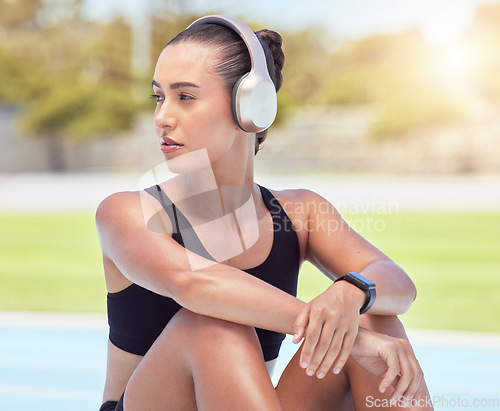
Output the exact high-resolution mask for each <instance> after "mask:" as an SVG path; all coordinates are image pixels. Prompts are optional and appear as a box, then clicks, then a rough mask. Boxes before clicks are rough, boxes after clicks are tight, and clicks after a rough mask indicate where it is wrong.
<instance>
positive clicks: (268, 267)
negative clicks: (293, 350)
mask: <svg viewBox="0 0 500 411" xmlns="http://www.w3.org/2000/svg"><path fill="white" fill-rule="evenodd" d="M260 190H261V193H262V197H263V199H264V203H265V205H266V207H267V209H268V210H269V212H270V213H271V215H272V219H273V226H274V238H273V245H272V248H271V252H270V253H269V255H268V257H267V258H266V260H265V261H264V262H263V263H261V264H259V265H258V266H257V267H254V268H250V269H247V270H244V271H245V272H247V273H249V274H251V275H253V276H255V277H257V278H260V279H261V280H263V281H266V282H267V283H269V284H271V285H273V286H275V287H277V288H279V289H281V290H283V291H285V292H287V293H289V294H291V295H293V296H296V293H297V280H298V274H299V266H300V251H299V242H298V238H297V234H296V232H295V230H294V228H293V225H292V223H291V221H290V219H289V218H288V216H287V214H286V213H285V211H284V210H283V208H282V207H281V205H280V203H279V202H278V200H277V199H276V198H275V197H274V196H273V195H272V194H271V192H270V191H269V190H267V189H266V188H264V187H260ZM145 191H146V192H148V193H149V194H151V195H152V196H153V197H155V198H156V199H157V200H158V201H159V202H160V203H161V204H162V206H163V208H164V210H165V211H166V212H167V214H168V216H169V218H170V220H171V221H172V226H173V227H175V230H174V233H173V234H172V238H173V239H174V240H175V241H177V242H178V243H179V244H180V245H182V246H184V244H185V243H186V244H188V245H191V244H196V241H198V242H199V244H198V246H195V248H196V250H193V249H191V248H192V247H188V248H189V249H190V250H191V251H193V252H196V253H198V254H201V255H204V254H205V253H206V250H205V249H204V247H203V246H202V245H201V242H200V241H199V239H197V237H196V233H195V232H194V230H193V228H192V226H191V225H190V224H189V222H188V220H187V219H186V217H184V215H183V214H182V213H181V212H180V211H179V209H177V208H176V207H175V205H174V204H173V203H172V202H171V201H170V199H169V198H168V197H167V195H166V194H165V193H164V192H163V190H161V188H160V187H159V186H153V187H149V188H147V189H146V190H145ZM186 236H188V237H191V238H190V239H189V241H184V240H186ZM204 256H206V257H207V258H211V257H210V255H204ZM107 303H108V324H109V339H110V341H111V342H112V343H113V344H114V345H115V346H117V347H118V348H121V349H122V350H125V351H127V352H130V353H133V354H137V355H145V354H146V352H147V351H148V350H149V348H150V347H151V346H152V345H153V343H154V341H155V340H156V339H157V338H158V336H159V335H160V334H161V332H162V331H163V329H164V328H165V326H166V325H167V323H168V322H169V321H170V319H171V318H172V317H173V316H174V315H175V314H176V313H177V311H179V310H180V309H181V306H180V305H179V304H177V303H176V302H175V301H174V300H173V299H171V298H168V297H164V296H161V295H159V294H156V293H154V292H152V291H149V290H147V289H145V288H143V287H140V286H138V285H137V284H131V285H130V286H129V287H127V288H125V289H124V290H122V291H119V292H117V293H108V297H107ZM256 331H257V336H258V337H259V341H260V344H261V346H262V350H263V353H264V359H265V360H266V361H269V360H273V359H275V358H276V357H278V353H279V350H280V347H281V343H282V341H283V339H284V338H285V334H282V333H277V332H274V331H268V330H262V329H258V328H257V329H256Z"/></svg>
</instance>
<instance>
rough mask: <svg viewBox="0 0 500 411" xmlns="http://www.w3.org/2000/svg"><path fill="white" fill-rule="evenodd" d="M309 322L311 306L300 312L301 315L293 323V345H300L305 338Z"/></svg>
mask: <svg viewBox="0 0 500 411" xmlns="http://www.w3.org/2000/svg"><path fill="white" fill-rule="evenodd" d="M308 322H309V306H307V305H306V306H305V307H304V309H303V310H302V311H301V312H300V314H299V315H298V316H297V318H296V319H295V322H294V323H293V327H292V330H293V339H292V341H293V343H294V344H298V343H299V342H301V341H302V338H304V335H305V332H306V327H307V324H308Z"/></svg>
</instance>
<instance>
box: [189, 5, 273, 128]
mask: <svg viewBox="0 0 500 411" xmlns="http://www.w3.org/2000/svg"><path fill="white" fill-rule="evenodd" d="M209 23H215V24H220V25H223V26H226V27H229V28H230V29H232V30H234V31H235V32H236V33H238V34H239V36H240V37H241V38H242V39H243V41H244V42H245V45H246V47H247V49H248V52H249V53H250V61H251V70H250V72H248V73H246V74H245V75H244V76H242V77H241V78H240V79H239V80H238V81H237V82H236V84H235V86H234V89H233V99H232V109H233V116H234V119H235V121H236V123H237V124H238V126H239V127H240V128H241V129H242V130H243V131H247V132H252V133H254V132H259V131H263V130H265V129H267V128H268V127H269V126H270V125H271V124H272V123H273V121H274V119H275V117H276V111H277V99H276V88H275V86H274V83H273V81H272V79H271V77H270V76H269V72H268V70H267V62H266V56H265V54H264V49H263V48H262V44H261V42H260V40H259V38H258V37H257V35H256V34H255V33H254V31H253V30H252V29H251V28H250V27H248V26H247V25H246V24H245V23H243V22H242V21H241V20H238V19H237V18H235V17H231V16H220V15H210V16H205V17H201V18H199V19H198V20H196V21H194V22H193V23H191V24H190V25H189V26H188V29H189V28H190V27H194V26H197V25H199V24H209Z"/></svg>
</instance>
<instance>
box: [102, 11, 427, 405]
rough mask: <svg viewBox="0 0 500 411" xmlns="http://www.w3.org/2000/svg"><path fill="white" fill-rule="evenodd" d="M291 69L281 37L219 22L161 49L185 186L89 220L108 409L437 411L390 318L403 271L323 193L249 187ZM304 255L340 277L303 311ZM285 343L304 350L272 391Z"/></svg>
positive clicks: (161, 98)
mask: <svg viewBox="0 0 500 411" xmlns="http://www.w3.org/2000/svg"><path fill="white" fill-rule="evenodd" d="M283 63H284V55H283V52H282V49H281V37H280V36H279V34H278V33H276V32H274V31H270V30H261V31H259V32H257V36H256V35H255V34H254V33H253V32H251V30H250V29H249V28H248V27H247V26H245V25H244V24H243V23H242V22H240V21H239V20H236V19H233V18H227V17H222V16H218V17H210V18H205V19H201V20H199V21H197V22H196V23H195V24H193V25H191V26H190V27H189V28H188V29H186V30H185V31H183V32H182V33H180V34H179V35H178V36H177V37H175V38H174V39H173V40H171V41H170V43H169V44H168V45H167V46H166V47H165V49H164V50H163V52H162V53H161V55H160V57H159V59H158V62H157V65H156V69H155V73H154V78H153V83H152V85H153V90H154V95H153V98H154V99H155V100H156V102H157V106H156V110H155V113H154V124H155V128H156V132H157V135H158V143H159V149H160V150H161V151H162V152H163V153H164V156H165V159H166V163H167V165H168V167H169V169H170V170H171V171H173V172H174V173H176V176H175V177H173V178H171V179H168V180H167V181H164V182H161V183H160V184H159V185H156V186H153V187H150V188H147V189H146V190H144V191H138V192H121V193H116V194H113V195H111V196H110V197H108V198H106V199H105V200H104V201H103V202H102V203H101V204H100V206H99V208H98V210H97V215H96V222H97V230H98V233H99V238H100V242H101V248H102V253H103V264H104V270H105V276H106V285H107V289H108V317H109V324H110V340H109V343H108V366H107V376H106V384H105V388H104V397H103V405H102V407H101V410H102V411H104V410H115V409H116V410H122V409H125V410H126V411H133V410H145V409H148V410H149V409H151V410H166V409H168V410H183V411H184V410H196V409H208V410H212V409H213V410H235V409H248V410H280V409H285V410H331V409H353V408H355V409H363V408H371V407H373V406H374V405H378V406H384V405H385V406H389V405H391V404H390V402H389V401H390V400H391V399H392V400H393V401H396V404H395V406H397V407H403V406H405V405H410V406H411V407H417V406H419V409H423V408H430V407H431V406H430V404H428V403H426V401H425V400H426V399H428V393H427V390H426V387H425V383H424V381H423V376H422V371H421V369H420V366H419V364H418V362H417V360H416V359H415V356H414V354H413V351H412V349H411V346H410V344H409V343H408V341H407V339H406V336H405V333H404V329H403V327H402V325H401V323H400V322H399V321H398V319H397V317H396V315H398V314H402V313H404V312H405V311H407V310H408V309H409V307H410V305H411V303H412V302H413V300H414V298H415V295H416V291H415V287H414V285H413V283H412V281H411V280H410V279H409V277H408V276H407V275H406V274H405V272H404V271H403V270H402V269H401V268H400V267H398V266H397V265H396V264H395V263H394V262H393V261H391V260H390V259H389V258H388V257H387V256H385V255H384V254H383V253H382V252H380V251H379V250H378V249H376V248H375V247H374V246H372V245H371V244H369V243H368V242H367V241H366V240H364V239H363V238H362V237H361V236H359V235H358V234H357V233H356V232H354V231H353V230H352V229H350V228H349V227H348V225H347V224H346V223H345V221H344V220H343V219H342V217H341V216H340V215H339V214H338V212H337V211H336V210H335V208H334V207H333V206H332V205H331V204H330V203H328V202H327V201H326V200H325V199H324V198H322V197H320V196H319V195H317V194H315V193H313V192H311V191H308V190H285V191H275V190H269V189H267V188H264V187H261V186H259V185H257V184H256V183H255V182H254V179H253V165H254V155H255V154H256V152H257V151H258V149H259V146H260V144H261V143H262V142H263V140H264V139H265V137H266V131H267V130H266V128H267V127H268V126H269V125H270V123H271V122H272V119H273V118H274V114H275V106H274V104H275V101H273V99H274V100H275V93H276V91H277V90H279V88H280V87H281V83H282V74H281V70H282V68H283ZM259 65H260V66H259ZM263 67H264V68H263ZM263 72H265V73H263ZM248 73H250V74H248ZM247 74H248V76H249V77H252V76H253V75H255V74H256V75H257V79H255V78H252V79H251V80H250V85H248V84H247V85H245V84H244V83H245V81H247V80H248V79H246V80H245V77H244V76H246V75H247ZM242 76H243V77H244V78H243V80H241V78H242ZM269 76H270V79H269ZM271 81H272V83H271ZM262 83H264V85H262ZM266 83H269V84H271V85H272V89H273V90H272V95H271V94H270V93H269V87H268V86H269V84H266ZM235 84H236V88H235ZM242 87H243V88H242ZM245 87H247V88H245ZM233 90H234V91H233ZM245 110H246V111H245ZM269 113H270V114H269ZM304 138H305V139H306V138H307V136H304ZM304 148H305V147H304ZM298 149H300V148H298ZM305 260H308V261H310V262H312V263H313V264H314V265H315V266H316V267H318V268H319V269H320V270H321V271H322V272H323V273H324V274H325V275H327V276H329V277H330V278H332V280H337V281H335V282H333V283H332V285H331V286H330V287H329V288H328V289H327V290H326V291H325V292H323V293H322V294H320V295H319V296H318V297H317V298H315V299H314V300H312V301H311V302H309V303H308V304H305V303H304V302H302V301H300V300H298V299H297V298H295V292H296V287H297V275H298V272H299V268H300V265H301V264H302V262H303V261H305ZM347 273H349V274H347ZM339 279H340V280H339ZM375 285H376V293H375ZM375 297H376V298H375ZM360 312H362V313H363V314H362V315H360ZM365 312H367V313H366V314H365ZM284 334H291V335H293V340H294V342H295V343H299V342H301V341H302V340H303V343H302V346H301V347H300V349H299V350H298V352H297V354H296V355H295V356H294V358H293V359H292V360H291V362H290V363H289V364H288V366H287V368H286V369H285V371H284V373H283V374H282V376H281V379H280V381H279V384H278V386H277V387H276V388H274V387H273V385H272V383H271V379H270V377H269V373H270V372H271V371H272V367H273V365H274V362H275V360H276V357H277V356H278V352H279V349H280V345H281V342H282V340H283V338H284ZM405 401H407V402H408V401H409V404H408V403H405Z"/></svg>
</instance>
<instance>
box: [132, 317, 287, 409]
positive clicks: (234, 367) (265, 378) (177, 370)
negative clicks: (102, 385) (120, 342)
mask: <svg viewBox="0 0 500 411" xmlns="http://www.w3.org/2000/svg"><path fill="white" fill-rule="evenodd" d="M124 404H125V407H124V408H125V410H126V411H134V410H144V409H151V410H156V409H158V410H163V409H182V410H197V409H217V410H224V409H228V410H229V409H235V408H234V407H235V406H236V405H238V406H239V408H238V409H266V410H273V409H279V401H278V397H277V395H276V392H275V391H274V388H273V386H272V383H271V380H270V378H269V375H268V373H267V369H266V366H265V363H264V359H263V356H262V351H261V348H260V344H259V342H258V339H257V336H256V334H255V330H254V329H253V328H252V327H247V326H243V325H239V324H234V323H230V322H227V321H223V320H218V319H215V318H210V317H205V316H202V315H198V314H194V313H191V312H190V311H187V310H185V309H181V310H180V311H179V312H178V313H177V314H176V315H175V316H174V317H173V318H172V320H171V321H170V322H169V323H168V325H167V327H165V330H164V331H163V332H162V334H161V335H160V336H159V337H158V339H157V341H156V342H155V343H154V344H153V346H152V347H151V349H150V350H149V351H148V353H147V354H146V356H145V357H144V358H143V360H142V361H141V363H140V364H139V366H138V367H137V369H136V371H135V372H134V374H133V375H132V377H131V379H130V381H129V383H128V385H127V388H126V390H125V401H124ZM242 405H243V407H242Z"/></svg>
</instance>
